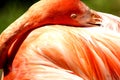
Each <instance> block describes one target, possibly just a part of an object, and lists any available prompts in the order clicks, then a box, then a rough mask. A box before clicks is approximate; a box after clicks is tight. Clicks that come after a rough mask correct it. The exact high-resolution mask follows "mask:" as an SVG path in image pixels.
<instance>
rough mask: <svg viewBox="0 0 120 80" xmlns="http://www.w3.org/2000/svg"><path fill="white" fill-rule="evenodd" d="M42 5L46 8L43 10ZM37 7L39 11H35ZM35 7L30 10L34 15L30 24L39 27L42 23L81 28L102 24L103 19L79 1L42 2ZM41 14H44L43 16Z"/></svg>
mask: <svg viewBox="0 0 120 80" xmlns="http://www.w3.org/2000/svg"><path fill="white" fill-rule="evenodd" d="M46 2H47V3H46ZM40 3H43V4H42V6H44V8H41V5H39V4H40ZM35 5H37V6H36V8H37V9H35ZM35 5H33V6H32V7H31V8H30V10H29V12H30V15H32V16H31V21H30V20H29V23H31V24H35V23H36V25H38V26H39V25H40V24H41V22H42V23H43V24H47V25H48V24H63V25H71V26H79V27H80V26H93V25H96V24H100V22H101V17H100V16H99V15H97V14H96V13H95V12H93V11H92V10H90V9H89V8H88V7H87V6H86V5H85V4H84V3H82V2H81V1H79V0H70V1H68V0H54V1H53V0H52V1H48V0H42V1H41V2H38V3H36V4H35ZM38 8H39V9H38ZM31 12H32V13H31ZM41 13H43V14H42V15H41ZM36 14H37V15H36ZM32 22H34V23H32Z"/></svg>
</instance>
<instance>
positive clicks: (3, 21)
mask: <svg viewBox="0 0 120 80" xmlns="http://www.w3.org/2000/svg"><path fill="white" fill-rule="evenodd" d="M4 1H5V2H4ZM37 1H39V0H12V1H11V0H3V2H1V3H0V5H1V6H0V33H1V31H3V30H4V29H5V28H6V27H7V26H9V25H10V24H11V23H12V22H13V21H14V20H16V19H17V18H18V17H19V16H21V15H22V14H23V13H24V12H25V11H26V10H27V9H28V8H29V7H30V6H31V5H32V4H34V3H35V2H37ZM68 1H69V0H68ZM81 1H83V2H84V3H85V4H86V5H88V6H89V7H90V8H92V9H94V10H97V11H101V12H106V13H111V14H114V15H117V16H120V0H81Z"/></svg>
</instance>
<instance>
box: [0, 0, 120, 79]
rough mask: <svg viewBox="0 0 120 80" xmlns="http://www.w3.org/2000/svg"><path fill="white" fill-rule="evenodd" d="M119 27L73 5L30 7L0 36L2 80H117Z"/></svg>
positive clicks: (74, 0) (58, 2)
mask: <svg viewBox="0 0 120 80" xmlns="http://www.w3.org/2000/svg"><path fill="white" fill-rule="evenodd" d="M63 5H64V6H63ZM56 8H57V9H56ZM119 21H120V19H119V18H118V17H116V16H113V15H110V14H106V13H101V12H96V11H94V10H91V9H89V8H88V7H87V6H86V5H85V4H84V3H82V2H81V1H79V0H69V2H68V0H51V1H50V0H41V1H39V2H37V3H35V4H34V5H33V6H32V7H30V8H29V10H28V11H27V12H26V13H25V14H23V15H22V16H21V17H20V18H18V19H17V20H16V21H15V22H13V23H12V24H11V25H10V26H8V28H7V29H6V30H4V31H3V32H2V34H1V35H0V57H1V60H0V68H3V69H4V76H3V78H4V79H3V80H26V79H27V80H30V79H33V80H38V79H40V80H50V79H52V80H56V79H60V80H68V79H70V80H97V79H98V80H119V79H120V71H119V70H120V64H119V63H120V57H119V56H120V51H119V47H120V46H119V44H120V43H119V42H120V36H119ZM80 27H83V28H80ZM84 27H87V28H84ZM88 27H93V28H88ZM109 29H111V30H109ZM106 40H107V41H106Z"/></svg>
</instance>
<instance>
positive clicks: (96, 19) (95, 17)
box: [87, 10, 102, 26]
mask: <svg viewBox="0 0 120 80" xmlns="http://www.w3.org/2000/svg"><path fill="white" fill-rule="evenodd" d="M87 24H91V25H97V26H101V25H102V17H101V16H100V15H99V14H98V13H97V12H95V11H93V10H90V18H89V20H88V22H87Z"/></svg>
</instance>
